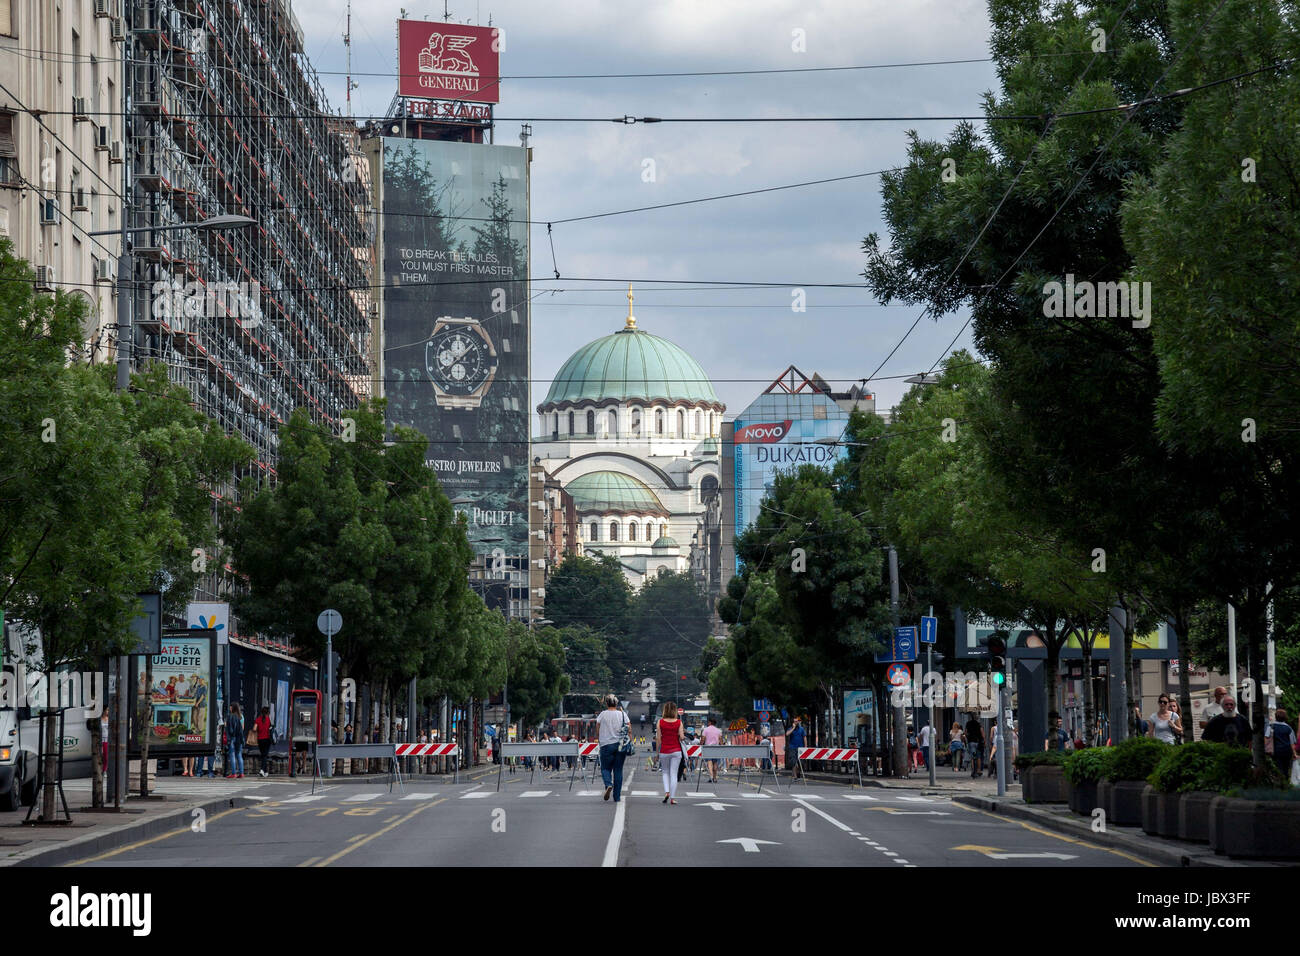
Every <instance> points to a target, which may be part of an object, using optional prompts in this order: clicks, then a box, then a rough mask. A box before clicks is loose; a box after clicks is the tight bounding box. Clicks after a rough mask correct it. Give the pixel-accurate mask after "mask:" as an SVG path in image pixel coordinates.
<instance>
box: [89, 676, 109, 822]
mask: <svg viewBox="0 0 1300 956" xmlns="http://www.w3.org/2000/svg"><path fill="white" fill-rule="evenodd" d="M104 686H105V687H107V686H108V683H107V681H106V682H105V684H104ZM88 723H89V724H90V805H91V806H92V807H96V808H98V807H102V806H103V805H104V755H103V750H104V728H103V726H102V725H101V724H100V721H99V718H98V717H96V718H94V719H93V720H90V721H88Z"/></svg>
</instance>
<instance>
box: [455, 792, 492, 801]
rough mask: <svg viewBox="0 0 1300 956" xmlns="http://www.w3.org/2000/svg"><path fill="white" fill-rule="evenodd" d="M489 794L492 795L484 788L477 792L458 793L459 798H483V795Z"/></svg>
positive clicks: (487, 795)
mask: <svg viewBox="0 0 1300 956" xmlns="http://www.w3.org/2000/svg"><path fill="white" fill-rule="evenodd" d="M490 796H492V794H491V793H489V792H488V791H486V790H483V791H480V792H478V793H462V794H461V795H460V798H461V799H462V800H481V799H483V798H484V797H490Z"/></svg>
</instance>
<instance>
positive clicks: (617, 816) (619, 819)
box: [600, 769, 636, 867]
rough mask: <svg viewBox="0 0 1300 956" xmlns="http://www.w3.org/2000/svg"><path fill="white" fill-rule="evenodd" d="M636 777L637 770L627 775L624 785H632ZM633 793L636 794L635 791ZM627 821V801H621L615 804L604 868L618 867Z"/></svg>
mask: <svg viewBox="0 0 1300 956" xmlns="http://www.w3.org/2000/svg"><path fill="white" fill-rule="evenodd" d="M634 776H636V770H635V769H634V770H632V771H631V772H630V773H629V774H628V775H627V778H626V779H625V780H624V784H625V785H628V784H631V783H632V778H633V777H634ZM632 792H633V793H636V791H635V790H634V791H632ZM626 819H627V801H626V800H620V801H619V802H618V803H616V804H614V822H613V823H612V824H610V828H609V839H608V840H606V841H605V857H604V859H602V860H601V862H600V865H601V866H602V867H605V866H618V848H619V844H621V843H622V842H623V825H624V821H625V820H626Z"/></svg>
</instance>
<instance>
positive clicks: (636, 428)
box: [632, 408, 641, 435]
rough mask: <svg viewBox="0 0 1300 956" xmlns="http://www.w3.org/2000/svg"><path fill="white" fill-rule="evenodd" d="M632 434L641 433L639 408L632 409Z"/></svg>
mask: <svg viewBox="0 0 1300 956" xmlns="http://www.w3.org/2000/svg"><path fill="white" fill-rule="evenodd" d="M632 434H633V435H639V434H641V409H639V408H634V409H632Z"/></svg>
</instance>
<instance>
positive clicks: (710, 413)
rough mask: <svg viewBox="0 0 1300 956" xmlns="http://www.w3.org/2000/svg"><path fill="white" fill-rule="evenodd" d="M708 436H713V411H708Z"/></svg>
mask: <svg viewBox="0 0 1300 956" xmlns="http://www.w3.org/2000/svg"><path fill="white" fill-rule="evenodd" d="M709 437H710V438H712V437H713V412H709Z"/></svg>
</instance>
